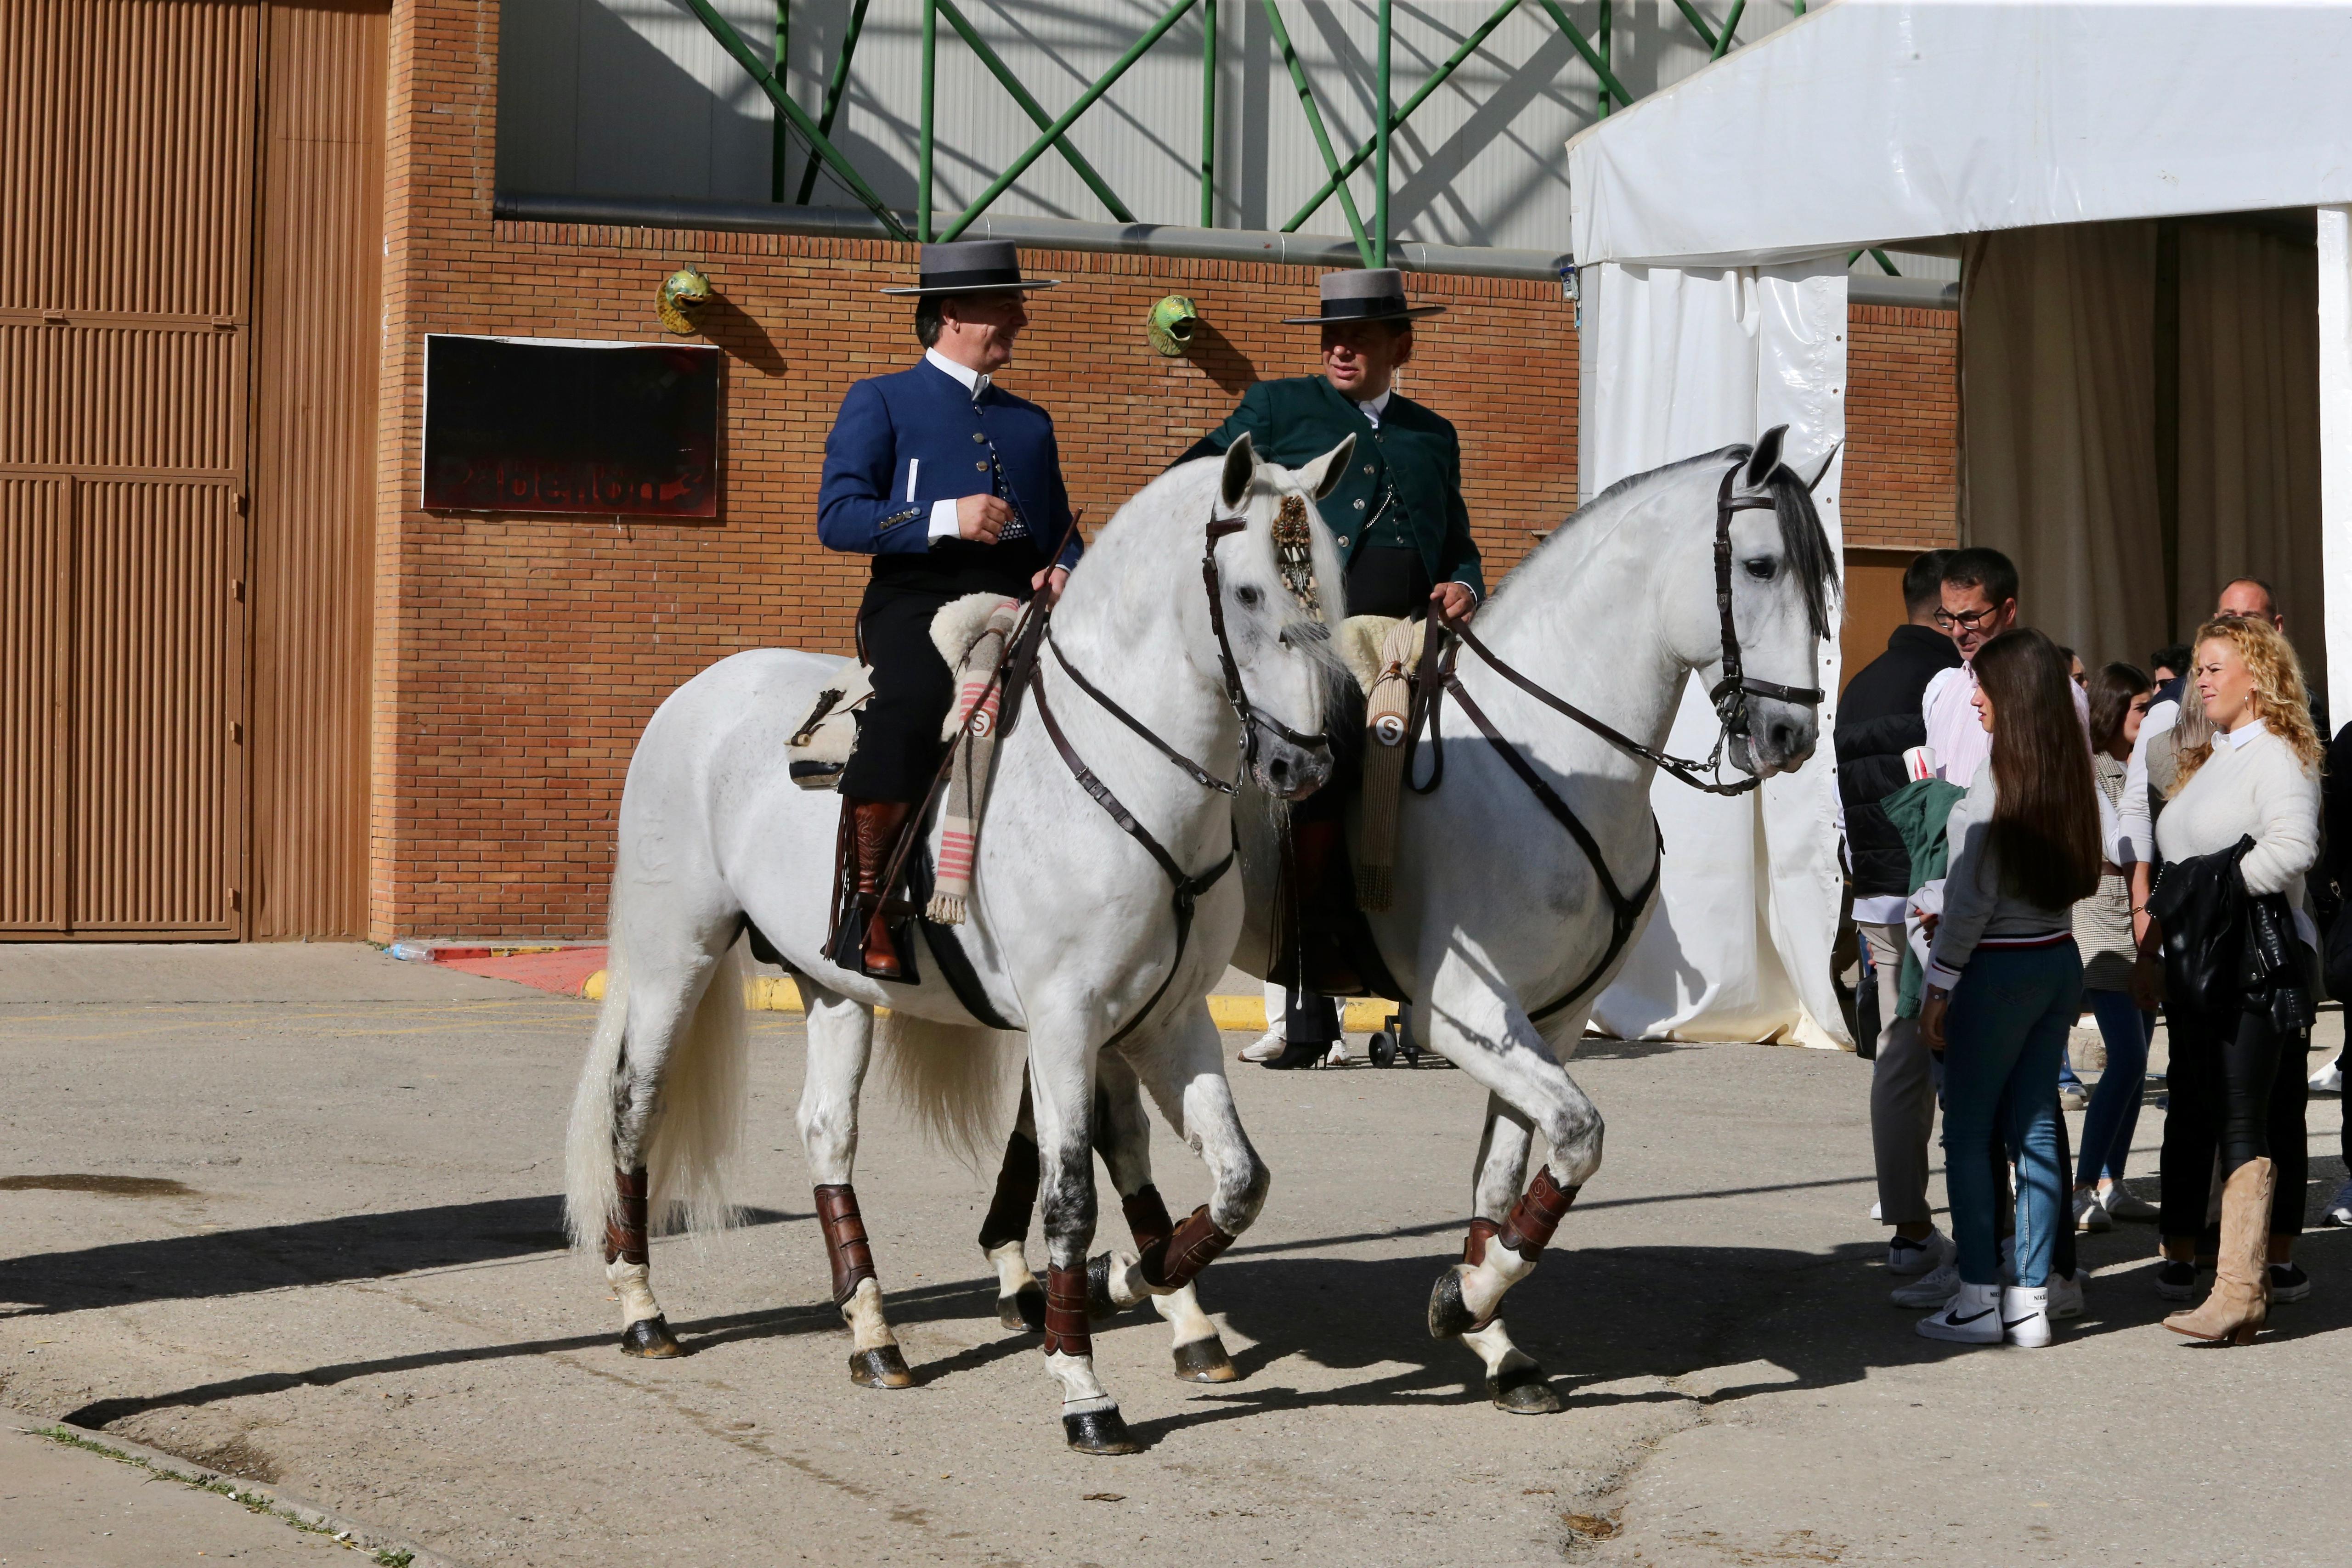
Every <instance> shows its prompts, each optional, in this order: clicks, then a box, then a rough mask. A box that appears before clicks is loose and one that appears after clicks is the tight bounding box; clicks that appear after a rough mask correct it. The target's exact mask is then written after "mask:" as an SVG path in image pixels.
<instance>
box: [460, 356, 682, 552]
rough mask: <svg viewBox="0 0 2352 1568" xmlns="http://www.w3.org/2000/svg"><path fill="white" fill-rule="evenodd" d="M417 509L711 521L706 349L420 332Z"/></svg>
mask: <svg viewBox="0 0 2352 1568" xmlns="http://www.w3.org/2000/svg"><path fill="white" fill-rule="evenodd" d="M425 506H426V507H428V508H437V509H445V510H449V511H462V512H588V513H593V514H595V515H597V516H600V517H607V516H615V515H617V516H622V517H717V516H718V515H719V350H716V349H712V348H707V347H704V346H701V345H698V344H687V343H675V344H673V343H611V344H605V343H580V342H565V341H555V340H546V339H535V338H460V337H451V336H446V335H443V334H439V333H436V334H432V335H430V336H428V337H426V339H425Z"/></svg>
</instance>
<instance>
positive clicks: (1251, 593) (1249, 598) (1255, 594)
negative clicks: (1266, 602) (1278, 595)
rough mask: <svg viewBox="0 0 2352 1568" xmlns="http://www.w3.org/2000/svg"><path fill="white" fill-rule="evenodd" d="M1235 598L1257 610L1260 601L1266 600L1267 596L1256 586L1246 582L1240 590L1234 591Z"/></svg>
mask: <svg viewBox="0 0 2352 1568" xmlns="http://www.w3.org/2000/svg"><path fill="white" fill-rule="evenodd" d="M1234 598H1235V599H1238V600H1240V601H1242V602H1243V603H1244V604H1246V605H1248V606H1249V607H1250V608H1251V609H1253V610H1255V609H1256V608H1257V605H1258V601H1260V600H1262V599H1264V598H1265V594H1263V593H1261V592H1259V591H1258V590H1257V588H1256V587H1255V585H1254V584H1251V583H1247V582H1244V583H1243V584H1242V585H1241V586H1240V587H1239V588H1237V589H1235V590H1234Z"/></svg>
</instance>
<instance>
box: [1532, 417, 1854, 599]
mask: <svg viewBox="0 0 2352 1568" xmlns="http://www.w3.org/2000/svg"><path fill="white" fill-rule="evenodd" d="M1755 454H1756V448H1755V447H1754V446H1753V445H1751V444H1748V443H1746V442H1738V443H1735V444H1732V445H1729V446H1721V447H1717V449H1716V450H1714V451H1713V452H1702V453H1700V454H1699V455H1696V456H1695V457H1684V458H1680V459H1677V460H1676V461H1675V462H1672V463H1668V464H1665V465H1662V466H1660V467H1656V468H1649V469H1644V470H1643V472H1641V473H1639V474H1628V475H1627V476H1625V477H1624V478H1622V479H1620V480H1618V481H1617V482H1616V483H1615V484H1613V485H1612V486H1609V487H1608V488H1607V489H1605V490H1602V491H1601V493H1600V494H1599V495H1597V496H1595V497H1592V499H1591V500H1590V501H1587V502H1586V503H1585V504H1584V505H1583V506H1581V507H1578V508H1577V509H1576V510H1575V511H1573V512H1570V514H1569V515H1568V516H1567V517H1565V518H1564V519H1562V520H1561V522H1560V525H1559V527H1558V528H1554V529H1553V530H1552V531H1551V534H1550V536H1549V538H1546V539H1544V541H1543V542H1542V543H1541V544H1538V546H1536V548H1535V549H1532V550H1529V551H1528V560H1529V561H1532V560H1533V559H1535V557H1536V556H1537V555H1538V554H1540V553H1541V552H1542V551H1544V550H1547V549H1551V548H1552V547H1553V546H1554V545H1555V544H1557V543H1558V541H1559V539H1560V538H1563V537H1564V536H1566V535H1567V534H1568V533H1569V531H1570V529H1571V528H1576V527H1577V525H1578V524H1580V523H1594V522H1601V521H1605V520H1607V519H1608V518H1609V517H1612V516H1613V514H1615V513H1616V512H1618V511H1619V510H1621V509H1622V507H1623V506H1624V505H1626V504H1627V503H1629V502H1630V501H1631V500H1632V498H1633V492H1634V491H1635V490H1636V489H1646V488H1647V487H1648V486H1650V485H1652V484H1653V483H1654V482H1656V481H1658V480H1661V479H1665V478H1669V477H1673V476H1679V475H1682V474H1685V473H1686V472H1688V471H1689V470H1691V469H1694V468H1705V469H1706V470H1707V471H1708V472H1710V473H1719V472H1720V471H1721V469H1722V467H1723V465H1725V464H1726V463H1729V464H1731V465H1734V466H1738V465H1740V464H1744V463H1746V462H1747V461H1748V459H1749V458H1750V457H1752V456H1754V455H1755ZM1764 488H1765V490H1766V492H1767V493H1768V494H1769V495H1770V496H1771V497H1772V516H1773V517H1774V519H1775V520H1777V521H1778V522H1779V523H1780V553H1781V554H1782V555H1783V556H1784V557H1785V558H1786V559H1787V560H1788V563H1789V569H1790V570H1791V571H1793V572H1795V573H1796V574H1797V580H1798V581H1799V583H1800V584H1801V586H1802V588H1803V590H1804V595H1805V618H1806V620H1807V621H1808V622H1811V625H1812V629H1813V635H1814V636H1816V637H1822V638H1827V637H1830V636H1832V635H1834V634H1835V631H1836V628H1835V627H1834V626H1833V625H1832V623H1831V620H1830V594H1831V593H1832V591H1834V590H1836V589H1837V588H1838V586H1839V582H1840V579H1839V573H1838V558H1837V551H1836V550H1835V549H1832V548H1831V546H1830V536H1829V530H1828V529H1826V528H1822V514H1821V509H1820V508H1819V507H1815V506H1814V505H1813V493H1812V491H1811V489H1810V488H1808V487H1807V486H1806V484H1805V480H1804V476H1802V475H1801V474H1799V473H1798V472H1797V471H1796V470H1795V469H1793V468H1791V467H1790V466H1789V465H1787V464H1786V463H1781V464H1778V465H1775V466H1774V467H1773V469H1772V472H1771V473H1770V474H1769V475H1768V476H1765V480H1764ZM1587 532H1589V529H1588V530H1580V532H1579V536H1578V537H1580V538H1581V537H1584V536H1585V533H1587ZM1525 564H1526V562H1522V563H1521V565H1522V566H1524V565H1525Z"/></svg>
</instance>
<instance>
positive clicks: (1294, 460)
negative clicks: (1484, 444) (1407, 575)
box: [1185, 376, 1486, 599]
mask: <svg viewBox="0 0 2352 1568" xmlns="http://www.w3.org/2000/svg"><path fill="white" fill-rule="evenodd" d="M1245 431H1246V432H1247V433H1248V434H1249V438H1250V442H1251V444H1252V445H1254V446H1255V448H1256V449H1257V453H1258V455H1259V456H1261V457H1264V458H1265V459H1266V460H1267V461H1268V462H1271V463H1279V464H1280V465H1283V466H1284V467H1285V468H1297V467H1300V466H1302V465H1306V464H1308V463H1311V462H1313V461H1314V460H1315V459H1316V458H1318V457H1320V456H1322V455H1323V454H1325V453H1326V452H1328V451H1330V450H1331V448H1333V447H1335V446H1337V445H1339V443H1340V442H1342V441H1344V440H1346V439H1347V438H1348V437H1349V436H1350V435H1352V436H1354V437H1355V438H1356V450H1355V452H1354V453H1353V454H1352V455H1350V456H1349V461H1348V472H1347V474H1346V475H1345V476H1343V477H1342V478H1341V479H1340V481H1339V486H1338V488H1336V489H1334V490H1333V491H1332V492H1331V493H1330V494H1329V495H1328V496H1327V497H1324V498H1323V499H1322V500H1320V501H1318V502H1317V503H1316V509H1317V510H1318V512H1320V513H1321V514H1322V516H1323V521H1324V522H1325V523H1326V524H1327V525H1328V526H1329V528H1330V529H1331V538H1332V541H1333V542H1334V543H1335V544H1337V545H1338V546H1339V560H1340V565H1341V567H1342V568H1343V569H1344V568H1345V566H1346V565H1347V563H1348V562H1349V560H1351V559H1354V558H1355V554H1356V551H1357V550H1359V549H1362V548H1363V545H1364V543H1365V541H1366V539H1367V538H1372V540H1373V542H1375V543H1382V544H1385V543H1391V542H1395V541H1396V540H1397V539H1398V538H1403V539H1409V540H1410V541H1411V542H1412V544H1413V545H1414V546H1415V547H1416V548H1418V549H1420V551H1421V559H1422V563H1423V565H1424V566H1426V567H1428V569H1429V580H1430V581H1432V582H1463V583H1467V584H1469V586H1470V589H1471V591H1473V592H1475V593H1476V594H1477V595H1478V597H1479V598H1481V599H1484V598H1485V597H1486V577H1485V576H1484V574H1483V573H1481V571H1480V570H1479V563H1478V546H1477V542H1476V541H1475V540H1474V539H1473V538H1471V537H1470V508H1469V507H1467V506H1465V504H1464V503H1463V500H1462V444H1461V442H1460V441H1459V440H1458V439H1456V438H1455V436H1454V426H1453V425H1452V424H1450V423H1447V422H1446V421H1445V420H1444V419H1442V418H1440V417H1439V416H1438V415H1436V414H1434V413H1431V412H1430V411H1429V410H1427V409H1425V408H1423V407H1422V406H1421V404H1419V403H1417V402H1413V401H1412V399H1411V398H1409V397H1406V396H1404V395H1403V394H1402V392H1391V393H1390V394H1389V401H1388V405H1387V406H1386V407H1385V408H1383V409H1382V410H1381V423H1380V427H1379V428H1378V429H1377V430H1376V429H1374V428H1373V427H1372V422H1371V421H1370V420H1368V419H1366V418H1365V417H1364V415H1363V413H1362V411H1361V410H1360V409H1359V408H1357V406H1356V404H1355V403H1354V402H1353V401H1351V400H1350V399H1349V398H1348V397H1346V396H1344V395H1342V394H1341V393H1340V392H1339V390H1338V389H1337V388H1335V387H1334V386H1332V384H1331V383H1330V382H1328V381H1326V380H1324V379H1323V378H1322V377H1321V376H1296V377H1293V378H1291V379H1289V380H1286V381H1278V382H1258V383H1257V385H1255V386H1254V387H1252V388H1250V390H1249V392H1247V393H1246V394H1244V397H1243V398H1242V402H1241V406H1240V407H1239V408H1236V409H1234V412H1233V413H1232V415H1231V416H1230V417H1228V418H1227V419H1226V421H1225V423H1223V424H1221V425H1219V426H1217V428H1216V429H1214V430H1213V431H1211V432H1210V433H1209V434H1208V435H1207V437H1206V438H1204V439H1203V440H1202V441H1201V442H1200V443H1198V444H1196V445H1194V446H1193V448H1192V450H1191V451H1190V452H1188V453H1186V454H1185V456H1187V457H1203V456H1209V455H1214V454H1216V453H1220V452H1223V451H1224V450H1225V448H1227V447H1228V446H1231V445H1232V444H1234V441H1235V440H1237V439H1238V438H1239V437H1240V436H1241V435H1242V434H1243V433H1244V432H1245ZM1384 508H1385V509H1384Z"/></svg>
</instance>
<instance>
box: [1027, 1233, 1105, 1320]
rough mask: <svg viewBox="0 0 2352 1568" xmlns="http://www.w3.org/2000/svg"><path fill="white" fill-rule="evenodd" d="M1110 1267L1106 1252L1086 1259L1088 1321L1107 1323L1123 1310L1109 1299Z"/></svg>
mask: <svg viewBox="0 0 2352 1568" xmlns="http://www.w3.org/2000/svg"><path fill="white" fill-rule="evenodd" d="M1110 1267H1111V1261H1110V1254H1109V1253H1108V1252H1105V1253H1102V1254H1100V1255H1099V1256H1097V1257H1095V1258H1090V1259H1088V1260H1087V1322H1090V1323H1107V1322H1110V1320H1111V1319H1113V1318H1115V1317H1117V1316H1118V1314H1119V1313H1120V1312H1122V1311H1124V1310H1125V1309H1124V1308H1122V1307H1121V1306H1120V1305H1119V1304H1118V1302H1117V1301H1112V1300H1111V1297H1110ZM1038 1326H1040V1327H1041V1328H1042V1327H1043V1326H1044V1325H1043V1324H1042V1323H1041V1324H1040V1325H1038Z"/></svg>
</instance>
